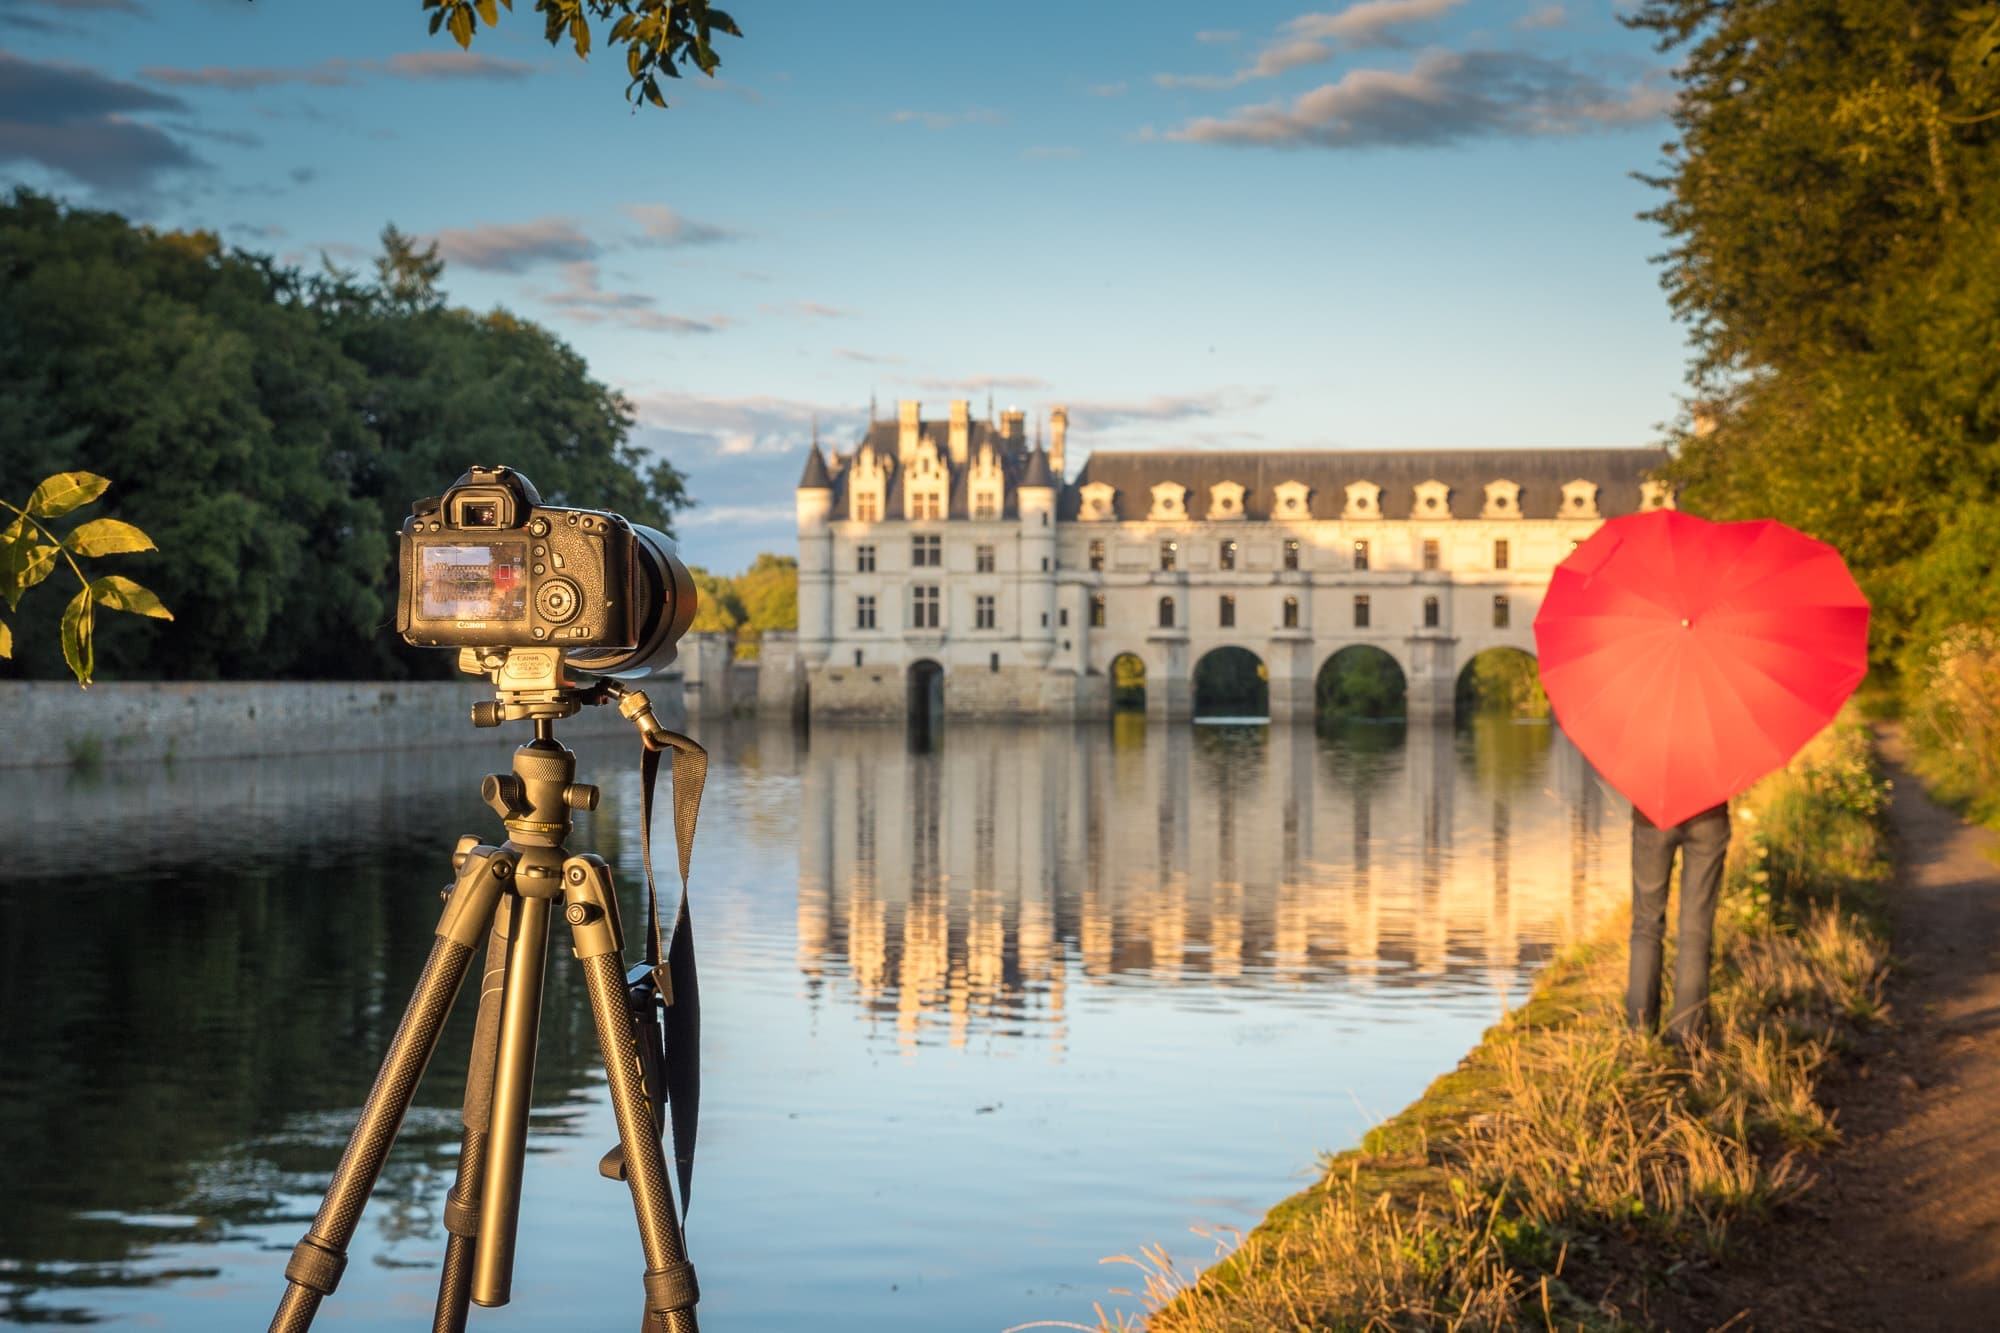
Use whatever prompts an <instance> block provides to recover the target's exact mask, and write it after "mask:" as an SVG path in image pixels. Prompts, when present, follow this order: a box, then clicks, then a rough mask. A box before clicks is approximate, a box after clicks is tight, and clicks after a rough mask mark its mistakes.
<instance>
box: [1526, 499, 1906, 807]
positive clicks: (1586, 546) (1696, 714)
mask: <svg viewBox="0 0 2000 1333" xmlns="http://www.w3.org/2000/svg"><path fill="white" fill-rule="evenodd" d="M1535 645H1536V649H1537V651H1538V652H1539V654H1540V667H1541V675H1542V688H1543V689H1545V690H1546V691H1547V692H1548V696H1549V704H1550V705H1551V707H1553V708H1554V710H1555V715H1556V720H1557V721H1558V722H1559V723H1561V725H1562V729H1563V731H1564V733H1565V734H1567V735H1568V736H1569V738H1570V739H1571V740H1573V741H1575V742H1576V746H1577V748H1578V749H1579V750H1581V751H1583V754H1584V757H1585V758H1587V759H1589V760H1590V762H1591V764H1592V765H1594V766H1595V767H1596V769H1597V771H1598V772H1599V773H1601V774H1603V775H1604V778H1605V780H1606V781H1607V782H1609V783H1610V784H1611V785H1612V786H1614V787H1616V788H1617V789H1618V790H1619V791H1621V792H1623V793H1625V795H1626V797H1627V798H1629V799H1630V800H1631V802H1632V804H1633V805H1635V806H1637V807H1638V808H1639V809H1640V811H1642V812H1643V813H1644V814H1645V816H1646V817H1647V818H1648V819H1650V820H1652V821H1653V822H1654V823H1655V824H1659V825H1667V824H1677V823H1679V822H1680V821H1681V820H1683V819H1686V818H1687V817H1688V816H1689V815H1693V814H1697V813H1699V812H1700V811H1703V810H1706V809H1708V808H1709V807H1710V806H1712V805H1716V804H1719V803H1720V802H1722V801H1726V800H1728V799H1729V798H1730V797H1731V796H1734V795H1735V794H1736V793H1738V792H1740V791H1742V790H1743V789H1744V788H1746V787H1748V786H1749V785H1750V784H1751V783H1753V782H1755V781H1756V780H1757V779H1758V778H1760V777H1762V776H1764V774H1766V773H1769V772H1770V771H1772V770H1773V769H1775V768H1779V767H1781V766H1783V765H1784V763H1785V762H1786V761H1787V760H1789V759H1790V758H1791V757H1792V756H1793V755H1794V754H1796V753H1798V750H1799V747H1800V746H1802V745H1804V744H1805V743H1806V742H1807V741H1808V740H1811V739H1812V737H1813V736H1814V735H1816V734H1817V733H1818V732H1819V730H1820V729H1821V728H1822V727H1824V726H1825V725H1826V724H1827V723H1828V722H1830V721H1832V720H1833V715H1834V714H1835V713H1836V712H1838V711H1839V710H1840V705H1841V704H1842V703H1844V702H1846V700H1847V696H1848V695H1850V694H1852V693H1853V692H1854V687H1855V686H1856V685H1859V684H1860V683H1861V677H1862V675H1863V673H1864V672H1866V671H1867V669H1868V599H1867V598H1866V597H1863V596H1862V595H1861V589H1860V588H1858V587H1856V586H1855V583H1854V578H1853V576H1852V575H1850V574H1849V573H1848V572H1847V565H1846V564H1845V563H1844V562H1843V561H1842V560H1841V558H1840V553H1839V552H1838V551H1836V550H1834V549H1833V548H1832V547H1831V546H1828V545H1827V544H1826V543H1825V542H1821V541H1815V540H1813V539H1812V538H1811V537H1808V536H1806V535H1805V534H1803V533H1801V532H1798V531H1795V530H1794V529H1792V528H1788V527H1786V526H1785V525H1784V524H1783V523H1779V522H1777V521H1775V520H1773V519H1758V520H1754V521H1752V522H1748V523H1710V522H1708V521H1707V520H1705V519H1700V518H1696V517H1694V516H1693V515H1692V514H1683V513H1681V512H1680V511H1678V510H1672V509H1657V510H1654V511H1653V512H1651V513H1646V514H1630V515H1627V516H1625V517H1623V518H1615V519H1612V520H1611V521H1610V522H1608V523H1606V524H1604V525H1603V526H1602V527H1600V528H1599V529H1598V530H1597V531H1596V532H1595V533H1594V534H1592V535H1591V537H1590V539H1589V540H1587V541H1585V542H1584V543H1583V544H1582V545H1580V546H1578V547H1577V548H1576V550H1574V551H1572V552H1571V553H1570V556H1569V558H1568V559H1567V560H1565V561H1563V562H1562V564H1560V565H1558V566H1557V567H1556V572H1555V575H1554V577H1553V578H1551V579H1550V581H1549V591H1548V596H1547V597H1546V598H1545V599H1544V600H1543V602H1542V609H1541V611H1540V613H1539V614H1537V615H1536V616H1535Z"/></svg>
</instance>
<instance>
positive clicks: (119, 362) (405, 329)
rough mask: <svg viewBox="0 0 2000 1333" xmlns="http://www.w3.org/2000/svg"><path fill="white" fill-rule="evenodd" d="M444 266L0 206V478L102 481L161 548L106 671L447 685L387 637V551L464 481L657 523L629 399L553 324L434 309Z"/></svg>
mask: <svg viewBox="0 0 2000 1333" xmlns="http://www.w3.org/2000/svg"><path fill="white" fill-rule="evenodd" d="M442 271H443V266H442V264H441V263H440V262H439V261H438V259H437V255H436V253H435V250H434V249H431V248H429V247H420V246H418V245H416V244H415V243H414V242H412V241H410V240H409V239H408V238H407V237H405V236H403V235H402V234H401V233H400V232H397V231H396V230H395V229H394V228H393V227H392V228H390V229H388V230H387V231H385V232H384V234H383V254H382V257H381V259H380V261H379V262H378V264H377V266H376V273H375V275H374V277H373V279H372V280H364V279H362V278H361V277H360V276H359V275H357V274H353V273H343V272H337V271H332V270H329V271H327V272H325V273H320V274H305V273H302V272H300V271H298V270H296V269H293V268H289V267H287V266H284V265H281V264H279V263H276V262H274V261H273V260H271V259H270V258H268V257H265V256H261V255H256V254H250V253H246V252H244V251H241V250H235V249H228V248H225V247H224V246H223V245H222V243H221V242H220V241H219V240H218V239H217V238H216V237H215V236H214V235H212V234H210V233H207V232H156V231H152V230H149V229H146V228H141V227H135V226H133V225H131V224H130V223H128V222H127V221H126V220H125V219H124V218H121V217H119V216H117V215H116V214H113V213H107V212H95V211H88V210H82V209H72V208H65V207H63V206H62V205H60V204H58V203H57V202H56V201H54V200H52V199H49V198H47V197H44V196H41V195H37V194H34V193H31V192H27V191H17V192H16V193H15V194H14V195H13V196H12V197H11V199H9V200H7V201H6V202H5V203H0V479H5V481H6V482H7V483H8V484H16V483H18V484H21V485H31V484H33V481H34V480H35V479H36V478H40V477H43V476H46V475H49V474H52V473H57V472H62V471H66V470H71V469H87V470H89V471H91V472H94V473H99V474H102V475H104V476H107V477H110V478H111V479H112V480H113V481H115V482H116V485H115V486H114V487H113V488H112V489H111V490H110V492H109V493H108V494H107V496H106V498H105V509H106V511H107V513H108V516H110V517H114V518H118V519H122V520H125V521H127V522H130V523H134V524H137V525H138V526H140V527H141V528H143V529H144V530H145V532H146V533H147V534H149V535H150V536H151V537H152V539H153V540H154V541H155V542H156V543H157V544H158V546H159V551H158V553H157V554H144V555H137V556H132V557H129V568H130V571H131V572H132V573H133V574H134V575H135V576H137V577H138V578H139V579H140V580H141V581H143V582H144V583H145V584H146V585H147V586H148V587H150V588H152V589H153V590H154V591H155V592H157V593H158V594H159V597H160V599H161V600H162V601H164V602H165V604H166V605H167V606H170V607H171V608H172V609H173V614H174V619H173V621H172V622H171V623H148V624H145V625H143V626H140V625H138V624H127V623H123V622H124V621H125V620H126V618H124V617H113V618H111V619H110V621H107V622H102V623H100V627H99V633H98V636H97V644H96V656H97V665H98V671H99V674H100V675H101V676H104V677H106V678H110V679H117V678H118V677H119V676H121V675H124V676H132V675H137V674H144V675H147V676H154V677H164V678H170V679H171V678H197V679H198V678H214V677H239V678H258V677H266V678H270V677H280V678H281V677H322V678H325V677H333V678H343V677H360V678H378V677H379V678H400V677H407V676H440V675H447V674H449V673H450V671H451V670H452V666H453V664H452V662H451V660H450V658H451V654H449V653H442V652H438V651H436V650H420V649H413V648H409V647H408V646H407V645H405V644H404V643H403V642H402V640H401V639H400V638H399V637H398V636H397V635H396V634H395V633H394V631H393V628H392V626H391V621H392V619H393V616H394V611H395V583H394V579H395V565H396V553H395V536H394V534H395V532H396V530H397V529H398V528H399V527H400V526H401V524H402V520H403V518H404V516H405V515H406V514H407V513H408V511H409V506H410V503H411V502H412V501H413V500H416V499H418V498H420V497H423V496H427V495H436V494H438V493H439V492H440V491H441V490H442V489H443V488H444V487H446V486H448V485H450V484H451V483H452V482H453V481H454V480H456V479H457V477H458V476H459V475H460V474H461V473H462V472H463V471H464V470H465V469H466V468H467V467H468V466H470V465H471V464H473V463H494V462H504V463H506V464H507V465H508V466H510V467H515V468H518V469H519V470H521V471H522V472H524V473H526V474H527V475H528V476H529V477H531V478H533V479H534V481H535V483H536V485H537V486H538V487H539V488H540V489H541V492H542V495H543V497H544V498H545V499H546V500H548V501H549V502H551V503H574V504H579V505H588V506H590V507H592V508H603V509H612V510H616V511H618V512H620V513H623V514H626V515H627V516H629V517H631V518H632V519H633V520H635V521H637V522H644V523H651V524H654V525H656V526H660V527H663V528H668V529H669V530H671V523H672V519H673V515H674V514H675V512H676V511H678V510H680V509H682V508H684V507H685V506H686V505H687V504H688V503H690V501H689V499H688V496H687V492H686V487H685V479H684V478H683V477H682V476H681V474H680V473H679V472H678V471H676V470H675V469H674V468H673V466H672V465H671V464H670V463H667V462H665V461H662V460H657V459H654V458H651V457H649V456H648V455H645V454H644V453H642V452H641V451H640V450H639V449H637V448H636V447H635V446H633V445H632V444H631V442H630V434H631V429H632V424H633V413H632V408H631V405H630V404H629V403H628V402H627V401H626V400H625V399H624V398H623V397H622V396H620V395H619V394H618V393H617V392H615V391H614V390H612V389H610V388H609V387H607V386H606V385H604V384H603V383H601V382H599V381H598V380H596V379H593V378H592V377H591V375H590V373H589V370H588V367H586V366H585V364H584V362H583V360H582V358H581V357H579V356H578V355H577V354H576V352H575V351H574V350H572V349H571V348H570V347H568V346H567V345H565V344H564V343H563V342H562V341H561V340H560V339H558V338H556V337H555V336H554V335H553V334H551V333H550V332H548V331H547V330H546V329H543V328H540V327H538V326H537V325H535V324H532V323H530V322H528V321H526V320H522V319H520V318H517V317H516V316H514V315H512V314H509V313H507V312H506V311H504V310H494V311H491V312H488V313H484V314H480V313H475V312H472V311H469V310H463V309H455V308H452V307H450V306H448V305H447V304H446V302H445V299H444V296H443V293H442V291H441V290H440V289H439V287H438V280H439V278H440V277H441V275H442ZM54 588H55V585H54V583H53V581H52V582H51V583H50V584H48V585H44V586H43V587H40V588H36V589H33V590H31V591H30V592H29V593H28V594H27V596H26V597H25V598H24V599H23V602H22V608H21V612H20V615H19V617H18V619H17V620H16V621H15V624H16V626H17V629H18V631H19V632H17V634H16V642H15V650H16V656H17V663H16V667H17V669H20V670H24V671H25V672H26V673H27V674H29V675H36V676H55V675H59V674H61V673H62V669H63V668H62V659H61V655H60V647H59V644H58V642H57V636H56V635H55V634H54V633H53V632H50V633H46V634H44V633H39V632H36V631H35V629H34V627H36V626H42V625H47V626H51V627H52V626H54V625H55V623H56V620H57V619H58V616H59V613H60V610H61V607H60V605H59V604H56V603H54V602H49V599H50V598H53V597H56V596H59V595H60V594H59V592H57V591H55V590H54ZM44 602H47V603H48V604H47V605H43V604H42V603H44Z"/></svg>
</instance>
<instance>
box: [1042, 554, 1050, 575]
mask: <svg viewBox="0 0 2000 1333" xmlns="http://www.w3.org/2000/svg"><path fill="white" fill-rule="evenodd" d="M1048 572H1049V558H1048V557H1047V556H1043V557H1042V573H1044V574H1046V573H1048Z"/></svg>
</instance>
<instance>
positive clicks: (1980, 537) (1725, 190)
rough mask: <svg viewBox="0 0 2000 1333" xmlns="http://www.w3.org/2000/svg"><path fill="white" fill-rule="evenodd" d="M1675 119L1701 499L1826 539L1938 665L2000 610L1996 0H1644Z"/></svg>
mask: <svg viewBox="0 0 2000 1333" xmlns="http://www.w3.org/2000/svg"><path fill="white" fill-rule="evenodd" d="M1629 21H1630V22H1631V23H1632V24H1634V25H1635V26H1637V27H1639V28H1642V29H1645V30H1648V31H1650V32H1653V33H1654V34H1656V35H1657V36H1658V38H1659V42H1660V46H1661V48H1662V49H1663V50H1672V51H1675V52H1676V53H1677V57H1678V60H1679V69H1678V71H1677V77H1678V78H1679V80H1680V83H1681V93H1682V95H1681V99H1680V102H1679V105H1678V108H1677V110H1676V112H1675V116H1674V119H1675V125H1676V128H1677V130H1678V133H1679V141H1678V143H1677V144H1676V145H1674V146H1673V147H1672V148H1671V150H1670V157H1669V161H1668V168H1667V171H1666V172H1665V174H1663V175H1661V176H1659V177H1656V178H1653V179H1652V183H1653V184H1655V185H1656V186H1658V187H1659V188H1660V189H1661V190H1662V191H1663V192H1664V194H1665V196H1666V197H1665V202H1663V203H1662V204H1661V205H1660V206H1659V207H1658V208H1657V209H1656V210H1655V211H1654V212H1653V213H1651V214H1650V215H1649V216H1651V217H1652V218H1653V219H1654V220H1656V221H1658V222H1659V223H1660V224H1661V225H1662V226H1663V227H1664V228H1665V230H1666V231H1667V233H1668V235H1669V236H1670V237H1671V240H1672V248H1671V249H1670V251H1669V252H1668V254H1667V256H1666V269H1665V274H1664V283H1665V286H1666V289H1667V291H1668V294H1669V297H1670V300H1671V302H1672V305H1673V308H1674V310H1675V312H1676V314H1677V315H1678V316H1679V317H1680V318H1682V319H1683V320H1685V321H1686V322H1687V323H1688V324H1689V326H1690V328H1691V329H1692V332H1693V336H1694V341H1695V346H1696V352H1697V355H1696V359H1695V362H1694V364H1693V366H1692V368H1691V374H1690V380H1691V383H1692V386H1693V388H1694V390H1695V393H1696V395H1697V398H1698V399H1699V400H1700V409H1699V412H1698V414H1697V424H1698V425H1699V427H1700V429H1698V430H1697V429H1689V430H1687V431H1685V432H1683V433H1682V434H1681V435H1680V438H1679V439H1678V446H1679V448H1678V453H1677V456H1676V458H1675V460H1674V462H1673V464H1672V465H1671V468H1670V471H1671V473H1672V474H1673V476H1674V477H1675V478H1676V479H1677V480H1679V481H1680V482H1682V483H1683V484H1684V485H1685V486H1686V490H1687V499H1688V502H1689V504H1690V506H1691V507H1697V508H1699V509H1701V510H1702V511H1703V512H1704V513H1707V514H1709V515H1711V516H1714V517H1719V518H1732V517H1749V516H1759V515H1775V516H1777V517H1779V518H1782V519H1784V520H1786V521H1788V522H1790V523H1793V524H1795V525H1796V526H1798V527H1800V528H1802V529H1804V530H1806V531H1808V532H1810V533H1812V534H1814V535H1815V536H1818V537H1820V538H1822V539H1824V540H1826V541H1829V542H1831V543H1832V544H1833V545H1835V546H1836V547H1838V548H1839V549H1840V551H1841V552H1842V553H1843V554H1844V555H1845V556H1846V558H1847V560H1848V562H1849V564H1850V565H1851V566H1852V567H1853V569H1854V572H1855V575H1856V577H1857V579H1858V580H1859V581H1860V583H1861V585H1862V587H1863V589H1864V590H1865V591H1866V592H1867V593H1868V595H1869V597H1870V599H1871V601H1872V602H1873V603H1874V605H1875V611H1876V614H1875V634H1874V635H1873V640H1874V641H1873V645H1872V652H1873V655H1874V665H1875V666H1876V667H1877V668H1878V669H1880V670H1886V671H1889V672H1895V673H1900V674H1901V675H1902V676H1903V677H1904V678H1905V680H1906V682H1907V681H1908V680H1909V679H1911V678H1913V677H1915V676H1917V675H1919V674H1920V673H1921V671H1922V668H1923V664H1924V662H1925V661H1926V660H1927V657H1928V654H1929V652H1930V650H1931V647H1932V645H1934V644H1935V643H1937V642H1939V641H1940V639H1941V638H1942V636H1943V635H1945V634H1946V633H1948V632H1949V630H1950V628H1951V626H1952V625H1953V624H1956V623H1960V622H1965V621H1972V622H1986V623H1992V622H1994V621H1996V620H2000V503H1996V494H2000V361H1996V360H1995V358H1994V357H1993V355H1992V348H1993V347H1994V346H1995V345H1996V343H2000V266H1996V265H1994V264H1993V263H1992V259H1991V256H1992V237H1993V235H1994V233H1995V229H1996V227H2000V4H1994V3H1990V2H1989V3H1986V4H1981V5H1977V6H1974V7H1972V8H1966V7H1965V4H1964V0H1870V3H1867V4H1858V3H1850V4H1831V5H1830V4H1823V3H1815V2H1814V0H1765V2H1763V3H1755V4H1751V3H1743V4H1728V5H1718V4H1714V3H1711V0H1647V2H1646V3H1644V4H1642V5H1641V6H1640V7H1639V8H1638V10H1637V11H1636V12H1635V13H1634V14H1633V15H1632V16H1631V18H1630V20H1629Z"/></svg>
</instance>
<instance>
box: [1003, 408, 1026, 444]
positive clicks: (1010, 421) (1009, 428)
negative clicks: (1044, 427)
mask: <svg viewBox="0 0 2000 1333" xmlns="http://www.w3.org/2000/svg"><path fill="white" fill-rule="evenodd" d="M1000 433H1001V434H1002V435H1004V436H1006V437H1007V438H1008V439H1009V440H1011V441H1013V442H1014V443H1016V444H1020V443H1023V442H1025V441H1026V440H1027V438H1028V414H1027V413H1026V412H1023V411H1022V410H1021V409H1020V408H1018V407H1010V408H1008V409H1007V410H1006V411H1005V412H1002V413H1001V414H1000Z"/></svg>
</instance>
